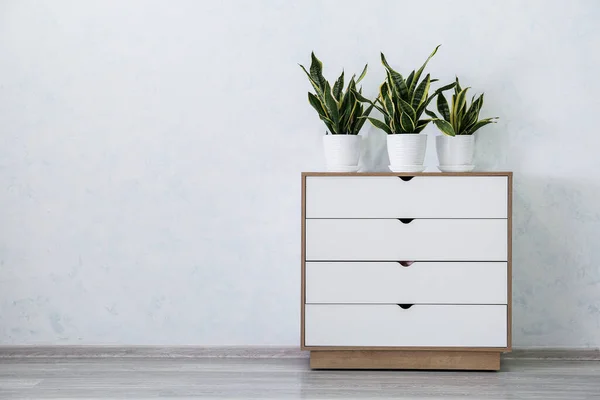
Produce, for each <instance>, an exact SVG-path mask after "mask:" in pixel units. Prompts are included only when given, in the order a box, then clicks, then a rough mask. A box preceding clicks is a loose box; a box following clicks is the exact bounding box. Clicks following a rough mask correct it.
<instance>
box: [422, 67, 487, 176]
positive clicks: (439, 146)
mask: <svg viewBox="0 0 600 400" xmlns="http://www.w3.org/2000/svg"><path fill="white" fill-rule="evenodd" d="M455 84H456V85H455V86H454V94H453V95H452V99H451V102H450V104H448V100H446V97H444V95H443V94H440V95H439V96H438V98H437V110H438V113H439V114H440V116H438V115H437V114H435V113H434V112H433V111H429V110H426V111H425V112H426V113H427V115H428V116H429V117H431V120H432V121H433V123H434V124H435V125H436V126H437V128H438V129H439V130H440V131H441V132H442V135H440V136H438V137H436V138H435V139H436V143H435V144H436V150H437V155H438V160H439V163H440V165H439V166H438V168H439V169H440V171H444V172H465V171H472V170H473V169H474V168H475V166H474V165H473V155H474V153H475V136H474V133H475V132H476V131H478V130H479V129H480V128H482V127H484V126H486V125H488V124H492V123H495V122H496V120H497V119H498V118H497V117H492V118H484V119H479V112H480V111H481V108H482V107H483V94H481V95H479V97H477V98H476V96H475V95H473V97H472V98H471V104H470V105H469V104H467V91H468V90H469V89H470V88H468V87H466V88H464V89H463V88H462V87H461V85H460V82H459V81H458V77H457V78H456V82H455Z"/></svg>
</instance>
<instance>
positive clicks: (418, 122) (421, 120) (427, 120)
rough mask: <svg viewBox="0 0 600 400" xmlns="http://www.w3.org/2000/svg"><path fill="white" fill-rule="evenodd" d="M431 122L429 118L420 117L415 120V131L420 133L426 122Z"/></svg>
mask: <svg viewBox="0 0 600 400" xmlns="http://www.w3.org/2000/svg"><path fill="white" fill-rule="evenodd" d="M429 122H431V120H430V119H420V120H418V121H417V127H416V128H415V133H421V131H422V130H423V129H425V127H426V126H427V124H428V123H429Z"/></svg>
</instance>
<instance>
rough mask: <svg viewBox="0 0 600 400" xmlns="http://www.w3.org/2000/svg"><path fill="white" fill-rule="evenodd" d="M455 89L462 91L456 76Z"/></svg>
mask: <svg viewBox="0 0 600 400" xmlns="http://www.w3.org/2000/svg"><path fill="white" fill-rule="evenodd" d="M456 91H457V92H462V88H461V87H460V83H458V76H457V77H456Z"/></svg>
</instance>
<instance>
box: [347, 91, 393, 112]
mask: <svg viewBox="0 0 600 400" xmlns="http://www.w3.org/2000/svg"><path fill="white" fill-rule="evenodd" d="M353 93H354V95H355V96H356V99H357V100H358V101H361V102H363V103H368V104H371V105H372V106H374V107H375V108H376V109H377V110H378V111H379V112H380V113H382V114H384V115H387V111H385V110H384V109H383V107H380V106H378V105H377V104H375V103H374V102H372V101H371V100H369V99H367V98H366V97H365V96H363V95H362V94H360V93H358V92H356V91H355V92H353ZM375 101H376V102H377V101H378V100H377V99H376V100H375Z"/></svg>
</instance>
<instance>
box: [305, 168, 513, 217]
mask: <svg viewBox="0 0 600 400" xmlns="http://www.w3.org/2000/svg"><path fill="white" fill-rule="evenodd" d="M303 177H304V178H305V179H306V183H305V185H306V186H305V190H306V198H305V201H306V207H305V212H306V214H305V217H306V218H309V219H310V218H486V219H488V218H490V219H491V218H500V219H505V218H508V198H509V194H510V193H509V188H510V185H509V180H510V179H511V178H512V174H511V173H510V172H503V173H485V174H484V173H468V174H437V173H423V174H417V175H408V176H407V175H402V174H393V173H391V174H390V173H379V174H377V173H373V174H361V173H356V174H336V173H331V174H330V173H305V174H303Z"/></svg>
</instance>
